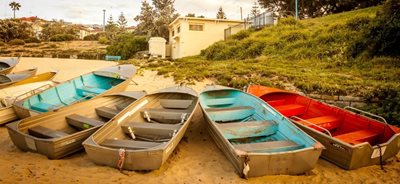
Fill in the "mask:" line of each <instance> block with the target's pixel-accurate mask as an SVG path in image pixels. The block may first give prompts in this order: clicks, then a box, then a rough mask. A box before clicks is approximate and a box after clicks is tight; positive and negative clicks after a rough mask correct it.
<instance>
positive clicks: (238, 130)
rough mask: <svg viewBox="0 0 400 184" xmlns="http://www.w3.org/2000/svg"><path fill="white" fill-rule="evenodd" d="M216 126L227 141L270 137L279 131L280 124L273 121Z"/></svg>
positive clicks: (219, 124)
mask: <svg viewBox="0 0 400 184" xmlns="http://www.w3.org/2000/svg"><path fill="white" fill-rule="evenodd" d="M216 125H217V126H218V128H219V129H220V130H221V131H222V133H223V134H224V137H225V138H227V139H241V138H247V137H259V136H268V135H272V134H274V133H276V131H278V124H277V123H275V122H273V121H248V122H237V123H223V124H222V123H217V124H216Z"/></svg>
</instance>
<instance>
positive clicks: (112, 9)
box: [0, 0, 254, 26]
mask: <svg viewBox="0 0 400 184" xmlns="http://www.w3.org/2000/svg"><path fill="white" fill-rule="evenodd" d="M12 1H13V0H0V19H4V18H11V17H12V16H13V12H12V10H11V8H10V6H9V4H10V3H11V2H12ZM15 1H16V2H18V3H20V4H21V8H20V10H19V11H17V12H16V17H29V16H38V17H39V18H43V19H46V20H52V19H57V20H59V19H63V20H64V21H67V22H73V23H77V24H102V22H103V11H102V10H103V9H105V10H106V20H107V19H108V17H109V16H110V14H111V15H112V16H113V18H114V20H117V18H118V16H119V15H120V14H121V12H123V13H124V15H125V17H126V19H127V20H128V25H129V26H132V25H136V24H137V23H136V22H135V21H134V20H133V18H134V17H135V16H136V15H138V14H139V13H140V6H141V1H142V0H64V1H60V0H15ZM147 1H148V2H149V3H151V0H147ZM253 4H254V0H175V4H174V6H175V9H176V10H177V12H178V13H179V14H180V15H182V16H184V15H187V14H188V13H195V14H196V16H199V15H204V16H206V17H207V18H215V17H216V13H217V11H218V9H219V7H220V6H222V8H223V10H224V12H225V14H226V17H227V18H228V19H240V7H242V9H243V17H246V16H247V14H249V13H250V10H251V7H252V6H253Z"/></svg>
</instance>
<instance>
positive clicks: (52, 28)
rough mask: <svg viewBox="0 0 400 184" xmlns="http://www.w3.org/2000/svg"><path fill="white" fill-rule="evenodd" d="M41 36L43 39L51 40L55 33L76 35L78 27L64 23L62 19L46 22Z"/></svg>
mask: <svg viewBox="0 0 400 184" xmlns="http://www.w3.org/2000/svg"><path fill="white" fill-rule="evenodd" d="M41 33H42V34H41V35H40V38H41V39H43V40H49V39H50V38H51V37H53V36H55V35H62V34H70V35H76V34H77V33H78V29H77V28H76V27H75V26H71V25H64V22H63V21H62V20H60V21H54V22H49V23H46V24H45V25H44V26H43V30H42V31H41Z"/></svg>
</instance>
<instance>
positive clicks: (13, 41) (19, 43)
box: [8, 39, 25, 45]
mask: <svg viewBox="0 0 400 184" xmlns="http://www.w3.org/2000/svg"><path fill="white" fill-rule="evenodd" d="M8 44H9V45H25V42H24V40H21V39H14V40H11V41H10V42H8Z"/></svg>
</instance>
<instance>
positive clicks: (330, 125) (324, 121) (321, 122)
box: [297, 116, 340, 130]
mask: <svg viewBox="0 0 400 184" xmlns="http://www.w3.org/2000/svg"><path fill="white" fill-rule="evenodd" d="M306 120H307V121H308V122H310V123H313V124H316V125H318V126H321V127H323V128H325V129H327V130H333V129H335V128H338V127H339V125H340V124H339V123H340V119H339V118H337V117H335V116H320V117H316V118H310V119H306ZM297 122H298V123H301V124H303V125H306V126H312V125H310V124H309V123H305V122H302V121H297Z"/></svg>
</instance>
